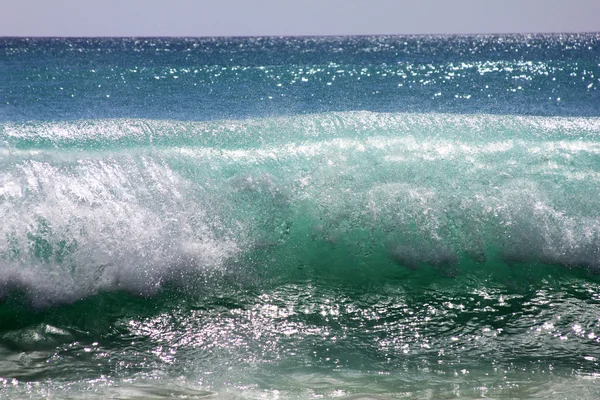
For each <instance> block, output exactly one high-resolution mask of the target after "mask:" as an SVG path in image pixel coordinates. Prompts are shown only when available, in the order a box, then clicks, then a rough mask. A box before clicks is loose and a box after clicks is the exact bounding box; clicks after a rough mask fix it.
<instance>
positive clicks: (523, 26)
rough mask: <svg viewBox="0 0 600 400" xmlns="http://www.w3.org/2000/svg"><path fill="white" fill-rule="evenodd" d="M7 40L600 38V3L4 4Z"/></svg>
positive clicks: (224, 0)
mask: <svg viewBox="0 0 600 400" xmlns="http://www.w3.org/2000/svg"><path fill="white" fill-rule="evenodd" d="M0 2H1V3H0V5H1V7H0V35H1V36H229V35H235V36H250V35H349V34H408V33H416V34H419V33H506V32H590V31H596V32H597V31H600V0H497V1H490V0H478V1H475V0H411V1H404V0H396V1H394V0H363V1H356V0H299V1H288V0H245V1H244V0H210V1H204V0H195V1H194V0H145V1H144V0H97V1H86V0H0Z"/></svg>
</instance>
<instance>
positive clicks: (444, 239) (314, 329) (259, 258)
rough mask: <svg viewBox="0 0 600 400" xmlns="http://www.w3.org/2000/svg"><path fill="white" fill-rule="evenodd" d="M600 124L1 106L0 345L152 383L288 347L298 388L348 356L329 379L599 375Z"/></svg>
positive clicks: (283, 361)
mask: <svg viewBox="0 0 600 400" xmlns="http://www.w3.org/2000/svg"><path fill="white" fill-rule="evenodd" d="M599 134H600V119H597V118H547V117H515V116H490V115H472V116H465V115H451V114H402V113H400V114H381V113H371V112H345V113H329V114H320V115H307V116H297V117H279V118H269V119H254V120H239V121H213V122H173V121H150V120H91V121H75V122H47V123H5V124H4V125H2V130H1V140H2V142H3V143H4V147H3V149H2V152H3V153H2V163H1V166H0V168H1V169H0V171H1V172H0V177H1V180H2V187H1V190H2V191H1V192H0V198H1V199H2V202H1V203H0V210H1V213H2V220H3V223H2V225H1V227H0V230H1V232H0V257H1V258H0V262H1V268H0V271H1V273H0V296H1V298H2V299H3V301H4V305H2V306H1V308H0V310H1V312H0V318H1V319H2V326H3V328H2V331H3V332H4V333H3V334H2V335H3V336H2V339H1V340H2V342H1V343H2V344H3V346H6V348H8V349H11V348H12V349H20V350H19V351H23V349H28V350H32V349H35V350H36V351H42V350H43V349H45V348H47V347H49V348H50V349H54V347H53V346H56V345H59V346H61V343H72V344H73V345H74V346H75V347H76V349H73V350H68V349H66V350H56V351H58V352H59V353H54V354H55V355H56V354H61V355H58V356H57V357H58V359H57V364H58V366H59V367H60V368H59V370H60V371H62V372H61V373H56V374H55V373H54V372H52V371H51V370H48V369H46V368H41V367H40V368H41V369H35V371H36V372H35V374H34V375H33V376H32V375H30V373H29V372H26V371H25V370H22V369H21V367H18V366H17V365H13V364H15V363H17V362H16V361H6V362H5V363H4V364H5V367H4V370H7V371H14V372H13V373H14V374H15V376H18V377H19V379H24V380H25V381H28V380H32V379H37V378H34V377H37V376H38V375H37V374H40V376H43V377H46V378H53V379H55V380H56V379H58V378H59V377H62V376H64V373H65V372H64V371H68V373H69V374H72V373H74V371H75V370H74V369H73V368H75V366H77V365H79V364H78V363H73V362H72V361H71V357H75V355H74V354H84V353H85V352H91V353H93V356H92V358H91V359H93V360H95V361H99V364H98V365H100V366H101V369H102V370H108V371H113V373H115V374H116V376H117V377H121V378H122V377H123V376H127V375H126V374H124V373H120V372H119V373H116V372H115V371H117V370H119V367H118V365H120V364H119V363H124V365H127V366H128V368H132V370H134V371H137V372H136V373H137V374H141V375H140V376H141V377H143V378H140V379H141V382H144V379H151V377H152V376H153V374H154V372H152V371H155V369H156V368H167V370H168V371H170V372H169V373H173V374H184V375H185V376H188V377H189V376H193V377H194V378H193V379H199V378H198V376H200V375H202V373H203V371H206V370H208V371H213V372H215V374H216V376H217V378H214V379H213V378H210V379H207V380H206V381H205V382H204V384H202V382H200V383H198V381H194V382H195V383H194V384H193V385H192V386H191V387H190V388H189V390H192V389H193V388H194V387H196V386H194V385H199V386H198V387H199V388H204V389H206V388H221V385H223V382H225V381H227V380H231V379H233V380H235V381H236V382H238V383H239V385H241V386H244V385H246V384H248V382H255V381H256V380H257V379H263V378H260V377H261V376H263V374H267V375H269V374H272V373H273V372H272V371H271V369H270V368H271V367H270V366H273V365H277V366H279V367H281V368H285V369H287V370H288V371H289V374H291V375H290V376H294V378H289V379H294V380H295V379H298V380H299V382H295V383H289V385H291V386H289V387H288V386H286V385H284V386H286V387H287V389H286V390H289V391H290V392H289V393H290V394H293V393H295V390H296V389H294V387H305V386H311V387H312V386H313V385H317V386H318V384H321V383H319V382H320V381H319V382H313V380H314V379H316V378H315V377H314V376H313V375H312V374H315V373H317V374H321V373H325V374H330V373H331V374H333V375H332V376H331V379H332V380H333V382H334V383H331V382H329V383H327V384H323V388H322V390H321V391H319V390H317V392H315V393H317V394H318V393H321V392H322V394H323V393H324V394H325V395H328V396H329V395H332V393H333V392H329V390H333V389H332V388H333V387H336V385H339V386H340V387H344V388H345V389H344V390H345V391H348V392H349V393H352V392H353V391H355V390H356V389H353V388H352V387H353V386H352V385H353V383H352V382H355V379H354V378H352V377H349V376H346V375H345V374H347V373H350V374H352V372H351V371H359V370H360V371H363V370H364V371H371V372H372V373H375V372H376V371H379V372H383V373H386V374H389V373H395V372H394V371H396V370H397V369H398V368H404V367H402V366H405V367H406V368H408V371H411V372H410V374H416V375H415V377H412V378H410V379H412V380H416V382H417V384H416V386H412V385H413V384H407V385H408V386H406V387H405V389H406V390H408V391H409V392H411V391H416V392H415V393H417V394H418V393H420V392H419V391H418V385H420V384H421V383H419V382H422V380H421V379H423V377H427V376H429V374H430V373H432V372H428V371H437V372H436V373H442V374H447V373H450V372H451V371H454V370H455V369H456V368H459V369H458V371H459V373H460V374H466V373H471V372H470V371H471V369H473V368H476V369H477V371H473V373H476V374H477V379H482V380H483V381H485V382H486V383H485V385H487V386H489V387H490V388H491V389H490V390H492V389H494V388H495V390H496V393H500V392H501V390H500V387H499V386H495V385H496V383H494V382H493V380H489V379H486V378H485V377H484V375H481V374H482V373H483V371H486V372H485V373H490V372H491V371H492V369H491V368H497V367H492V366H494V365H505V364H506V363H507V362H508V363H510V364H511V365H515V364H514V363H516V365H518V366H519V368H524V369H525V370H526V371H530V372H531V373H532V374H535V373H539V374H545V373H551V370H552V368H558V369H560V368H566V367H567V366H568V367H569V368H571V369H572V368H575V369H576V370H579V371H581V373H584V374H585V373H586V372H590V371H594V370H596V369H597V368H598V360H597V358H596V356H595V354H597V353H596V350H595V349H596V346H597V345H598V343H597V338H596V336H595V335H596V333H597V312H596V311H597V310H598V302H599V301H600V297H598V295H599V293H600V286H599V282H600V281H599V280H598V279H597V276H598V275H597V272H598V269H599V268H600V261H599V260H600V259H599V257H598V252H599V249H598V234H599V230H600V223H599V216H598V210H600V204H598V203H599V202H600V200H599V199H598V196H596V195H595V194H596V193H597V189H598V182H599V179H600V176H599V175H598V172H597V171H598V154H599V153H600V146H599V145H598V135H599ZM31 307H33V308H31ZM27 310H29V311H27ZM561 316H562V319H561ZM123 337H125V338H127V340H128V343H129V342H131V343H135V342H136V341H140V340H141V341H142V342H143V344H141V345H140V346H141V347H140V346H132V347H128V346H126V347H123V346H125V343H124V342H123V340H124V339H123ZM98 338H101V339H98ZM136 338H137V339H136ZM565 338H568V340H569V342H568V346H564V345H563V344H562V343H563V341H564V340H566V339H565ZM90 341H92V342H90ZM101 341H103V342H104V344H103V345H102V346H106V347H107V348H105V349H102V348H100V347H99V346H101V345H99V344H98V343H100V342H101ZM338 341H339V343H338ZM87 342H89V343H87ZM75 343H77V344H75ZM79 343H87V344H86V345H85V346H84V345H83V344H81V345H80V344H79ZM90 343H91V344H90ZM93 343H96V344H95V345H94V344H93ZM80 346H84V347H80ZM491 349H494V351H496V352H497V353H496V354H493V355H486V354H485V353H487V352H488V351H490V350H491ZM5 351H7V350H5ZM11 351H14V350H11ZM53 351H55V350H51V351H50V352H53ZM63 351H64V352H65V353H64V354H62V353H61V352H63ZM140 351H142V352H154V353H155V354H154V356H153V357H152V361H147V360H146V358H144V360H146V361H143V360H142V359H140V357H141V356H140V355H139V353H140ZM171 352H172V353H171ZM72 353H73V354H72ZM117 353H118V354H119V355H118V356H117ZM445 354H446V355H445ZM176 355H177V357H176ZM44 357H45V356H44ZM44 357H42V358H44ZM198 357H200V358H198ZM365 357H366V361H365ZM482 357H483V358H484V359H485V360H486V362H485V363H483V364H482V365H483V366H485V368H483V369H479V368H480V367H481V365H479V361H480V358H482ZM582 357H583V358H582ZM563 358H564V359H565V360H570V361H564V362H563V361H560V360H563ZM176 359H177V360H178V362H175V360H176ZM533 359H536V360H537V359H541V360H543V361H542V363H541V364H537V361H536V362H532V361H529V360H533ZM117 360H119V361H118V362H117ZM216 360H219V361H218V362H219V363H221V362H223V363H224V364H223V365H236V364H240V365H245V366H246V367H249V366H253V367H254V368H259V369H258V371H255V372H254V373H251V374H246V373H244V374H243V375H239V374H240V373H241V371H240V370H238V369H236V368H234V370H235V374H234V375H231V373H230V372H227V371H224V370H220V369H219V368H217V370H214V369H211V367H209V366H210V365H211V363H214V362H216ZM223 360H224V361H223ZM508 360H510V361H508ZM95 361H94V362H95ZM182 363H183V364H182ZM256 363H258V364H256ZM184 364H185V365H188V366H190V368H191V370H190V371H188V372H185V373H184V372H183V371H181V368H183V365H184ZM263 364H264V365H263ZM259 365H263V366H262V367H258V366H259ZM457 365H460V367H457ZM294 366H302V368H299V369H298V368H296V367H294ZM488 367H489V368H490V370H489V371H488V370H487V369H486V368H488ZM548 368H550V369H548ZM95 371H97V369H96V368H92V367H91V366H90V367H89V369H88V370H85V372H79V373H78V374H77V376H79V377H80V379H81V380H82V382H86V383H80V384H77V385H75V387H76V389H77V390H82V391H85V390H88V389H89V388H90V386H89V385H92V386H93V383H91V381H90V379H92V378H93V377H94V376H95V373H96V372H95ZM328 371H329V372H328ZM332 371H333V372H332ZM335 371H337V372H335ZM460 371H463V372H460ZM464 371H467V372H464ZM338 373H340V374H341V375H340V376H337V374H338ZM190 374H191V375H190ZM236 374H237V375H236ZM286 374H287V373H286ZM307 374H308V375H307ZM506 374H508V373H506ZM296 375H297V376H296ZM480 375H481V376H480ZM286 376H287V375H286ZM335 376H337V377H335ZM493 376H494V377H495V378H494V379H496V378H498V375H497V374H493ZM506 376H510V374H508V375H505V377H506ZM367 377H370V378H368V379H371V378H372V375H370V373H367V375H360V377H358V378H356V379H357V382H360V381H361V380H362V379H367ZM110 379H116V378H115V377H114V376H111V378H110ZM193 379H192V381H193ZM264 379H267V378H264ZM278 379H282V378H281V377H280V378H278ZM305 379H306V380H307V381H306V382H304V381H303V380H305ZM323 379H325V378H323ZM403 379H409V378H407V377H405V378H403ZM427 379H429V378H427ZM513 379H517V378H513ZM519 379H520V378H519ZM267 380H268V379H267ZM7 382H8V383H7V385H8V384H9V381H7ZM50 382H55V381H54V380H52V379H51V380H50ZM111 382H112V381H111ZM136 382H138V383H139V381H136ZM169 382H171V381H169ZM186 382H187V383H186V385H188V384H190V382H189V381H186ZM244 382H245V383H244ZM335 382H337V383H335ZM382 382H383V387H387V388H388V389H389V390H392V391H393V390H394V388H397V386H396V385H397V384H398V383H397V381H395V380H394V379H392V378H390V379H383V380H382ZM465 382H467V383H464V384H463V386H460V387H461V388H462V390H467V393H468V394H470V395H473V396H475V395H477V391H474V389H472V388H471V387H470V386H469V385H471V384H472V381H470V380H466V381H465ZM532 382H535V383H532ZM532 382H530V384H531V385H540V384H541V383H540V382H539V381H532ZM171 383H172V382H171ZM53 384H54V383H53ZM104 384H105V385H108V386H106V387H104V390H108V392H105V395H109V394H110V395H115V394H114V393H113V392H111V390H113V389H114V388H112V386H111V385H110V384H109V383H107V382H105V383H104ZM172 384H173V385H175V386H176V387H180V384H178V383H172ZM136 385H137V384H136ZM144 385H145V384H142V387H137V386H135V387H134V388H129V389H125V388H122V387H120V388H118V389H115V390H117V391H118V390H133V391H134V392H136V391H140V390H141V391H142V393H146V392H144V391H145V390H150V394H148V393H146V394H144V395H142V396H146V395H154V394H155V391H156V390H158V389H157V388H155V387H154V386H152V385H150V386H149V388H148V387H146V386H144ZM265 385H267V386H268V387H271V386H270V385H273V383H271V384H265ZM465 385H466V386H465ZM184 386H185V385H184ZM487 386H486V387H487ZM525 386H526V387H527V385H525ZM542 386H543V385H542ZM198 387H196V389H198ZM275 387H277V385H275ZM369 387H370V390H374V391H375V392H376V391H377V390H379V389H381V386H375V387H371V386H369ZM444 388H445V386H444V384H443V383H440V384H439V387H437V386H436V387H434V388H433V389H432V390H434V392H435V393H438V394H440V395H441V393H444V390H447V389H444ZM196 389H193V390H192V392H190V393H192V394H193V393H195V392H194V390H196ZM204 389H202V390H204ZM255 389H256V390H258V393H260V389H261V388H260V387H258V388H255ZM53 390H56V388H54V389H53ZM73 390H75V389H73ZM173 390H176V389H173ZM177 390H179V389H177ZM185 390H188V389H185ZM185 390H184V392H182V393H183V394H182V395H190V394H189V393H188V392H186V391H185ZM198 390H200V389H198ZM498 390H500V392H498ZM119 393H120V392H119ZM136 393H137V392H136ZM152 393H154V394H152ZM165 393H167V392H165ZM168 393H169V394H173V393H175V392H173V391H168ZM177 393H179V392H177ZM186 393H187V394H186ZM202 393H203V392H202ZM514 393H517V394H518V393H521V392H518V391H517V392H514ZM593 393H595V392H593ZM305 394H306V393H305ZM521 394H522V393H521ZM256 395H259V394H256ZM309 397H310V396H309Z"/></svg>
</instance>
